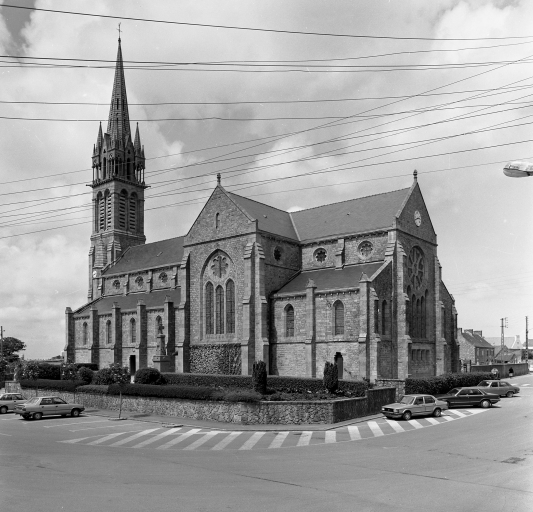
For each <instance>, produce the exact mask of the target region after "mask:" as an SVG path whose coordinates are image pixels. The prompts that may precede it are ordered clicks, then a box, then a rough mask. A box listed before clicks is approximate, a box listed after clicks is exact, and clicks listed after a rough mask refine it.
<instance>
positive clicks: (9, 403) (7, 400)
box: [0, 393, 27, 414]
mask: <svg viewBox="0 0 533 512" xmlns="http://www.w3.org/2000/svg"><path fill="white" fill-rule="evenodd" d="M26 400H27V398H25V397H24V396H23V395H21V394H20V393H4V394H3V395H0V414H5V413H6V412H7V411H12V410H13V409H14V408H15V405H17V404H23V403H24V402H26Z"/></svg>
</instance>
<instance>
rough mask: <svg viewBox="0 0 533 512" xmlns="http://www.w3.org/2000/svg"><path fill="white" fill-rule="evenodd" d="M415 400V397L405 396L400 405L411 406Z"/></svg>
mask: <svg viewBox="0 0 533 512" xmlns="http://www.w3.org/2000/svg"><path fill="white" fill-rule="evenodd" d="M414 399H415V398H414V397H413V396H404V397H402V399H401V400H400V403H401V404H407V405H409V404H411V403H413V400H414Z"/></svg>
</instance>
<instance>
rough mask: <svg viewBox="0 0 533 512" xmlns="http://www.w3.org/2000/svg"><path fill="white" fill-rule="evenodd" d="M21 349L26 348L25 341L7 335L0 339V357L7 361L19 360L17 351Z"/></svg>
mask: <svg viewBox="0 0 533 512" xmlns="http://www.w3.org/2000/svg"><path fill="white" fill-rule="evenodd" d="M21 350H26V343H24V342H23V341H20V340H18V339H17V338H12V337H10V336H8V337H6V338H4V339H3V341H2V353H1V354H0V358H2V359H6V360H7V362H8V363H14V362H15V361H18V360H19V355H18V354H17V352H20V351H21Z"/></svg>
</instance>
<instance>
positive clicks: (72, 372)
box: [61, 363, 79, 402]
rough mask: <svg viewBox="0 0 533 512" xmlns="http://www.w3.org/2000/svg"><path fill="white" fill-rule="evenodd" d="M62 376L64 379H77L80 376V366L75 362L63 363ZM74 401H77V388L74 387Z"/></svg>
mask: <svg viewBox="0 0 533 512" xmlns="http://www.w3.org/2000/svg"><path fill="white" fill-rule="evenodd" d="M61 378H62V379H63V380H71V381H76V380H79V378H78V367H77V366H76V365H75V364H74V363H65V364H63V365H61ZM74 402H76V388H74Z"/></svg>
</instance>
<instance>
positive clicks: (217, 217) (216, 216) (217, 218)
mask: <svg viewBox="0 0 533 512" xmlns="http://www.w3.org/2000/svg"><path fill="white" fill-rule="evenodd" d="M218 228H220V213H217V214H215V229H218Z"/></svg>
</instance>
